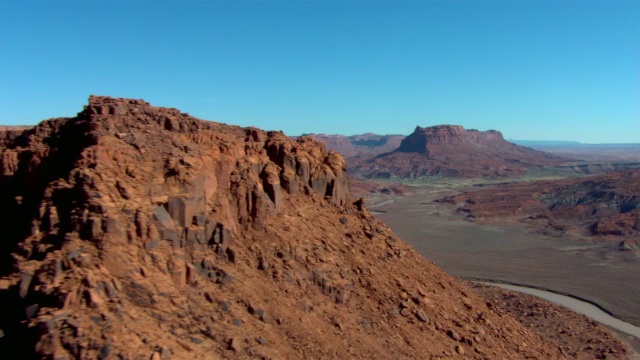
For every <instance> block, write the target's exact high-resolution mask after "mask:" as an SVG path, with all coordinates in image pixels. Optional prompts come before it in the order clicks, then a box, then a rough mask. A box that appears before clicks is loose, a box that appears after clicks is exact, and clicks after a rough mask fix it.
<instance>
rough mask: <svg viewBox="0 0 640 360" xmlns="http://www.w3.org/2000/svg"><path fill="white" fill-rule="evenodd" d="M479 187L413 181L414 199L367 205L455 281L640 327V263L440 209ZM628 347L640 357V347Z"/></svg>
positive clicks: (372, 200) (380, 198) (375, 200)
mask: <svg viewBox="0 0 640 360" xmlns="http://www.w3.org/2000/svg"><path fill="white" fill-rule="evenodd" d="M475 181H476V182H477V181H478V180H475ZM473 182H474V181H471V180H431V181H414V182H410V183H407V185H409V186H410V187H411V188H412V190H413V193H412V194H410V195H404V196H393V195H376V196H371V197H369V198H368V199H367V204H368V207H369V209H370V210H371V211H375V212H376V213H377V214H378V215H377V216H378V217H379V218H380V219H381V220H382V221H384V222H385V223H386V224H387V225H389V226H390V227H391V228H392V229H393V230H394V231H395V232H396V233H397V234H398V235H400V236H401V237H402V238H403V239H404V240H405V241H407V242H408V243H410V244H411V245H412V246H413V247H414V248H415V249H416V250H417V251H419V252H420V253H421V254H422V255H423V256H425V257H426V258H428V259H430V260H432V261H433V262H435V263H436V264H438V265H439V266H440V267H442V268H443V269H444V270H445V271H447V272H448V273H450V274H451V275H453V276H457V277H460V278H464V279H477V280H487V281H494V282H506V283H512V284H520V285H525V286H529V287H535V288H540V289H546V290H550V291H553V292H558V293H561V294H569V295H571V296H575V297H578V298H581V299H585V300H587V301H589V302H592V303H595V304H597V305H598V306H600V307H601V308H603V309H604V310H606V311H607V312H610V313H611V314H612V315H613V316H615V317H617V318H620V319H622V320H624V321H627V322H629V323H631V324H634V325H636V326H640V256H638V255H637V254H632V256H629V254H628V253H627V254H623V256H621V255H620V254H617V253H616V250H613V249H612V248H611V247H608V246H607V245H602V244H600V245H598V244H585V243H577V242H572V241H569V240H565V239H558V238H552V237H548V236H543V235H537V234H531V233H529V232H527V229H526V227H525V225H523V224H520V223H513V222H511V223H505V224H498V225H491V226H488V225H479V224H474V223H470V222H468V221H465V220H462V219H461V217H460V216H458V215H456V214H454V213H453V210H455V207H452V206H450V205H446V204H438V203H435V202H433V200H435V199H438V198H441V197H443V196H446V195H450V194H454V193H456V192H459V191H461V190H463V189H465V188H468V187H469V186H470V185H472V184H473ZM377 205H379V206H377ZM626 340H627V341H630V342H631V343H632V345H633V347H634V348H635V350H636V351H638V349H639V347H638V344H640V343H639V342H638V339H635V338H632V337H629V336H627V339H626Z"/></svg>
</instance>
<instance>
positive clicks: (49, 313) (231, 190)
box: [0, 96, 563, 360]
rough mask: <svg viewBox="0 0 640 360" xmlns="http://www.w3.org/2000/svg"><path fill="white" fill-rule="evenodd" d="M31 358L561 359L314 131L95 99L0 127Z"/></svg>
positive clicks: (14, 266)
mask: <svg viewBox="0 0 640 360" xmlns="http://www.w3.org/2000/svg"><path fill="white" fill-rule="evenodd" d="M0 154H1V157H0V168H1V170H2V173H1V174H0V204H1V206H2V209H3V210H4V211H3V216H2V217H0V226H1V227H2V229H3V239H2V242H1V244H2V245H1V246H2V248H1V249H0V250H1V253H0V254H1V255H2V258H1V259H0V276H1V277H2V278H1V279H0V303H1V304H3V311H2V312H1V313H0V333H1V334H2V336H1V337H0V342H1V344H0V348H2V349H3V351H5V352H6V353H13V354H21V357H22V358H26V359H29V358H51V359H70V358H75V359H153V360H156V359H217V358H261V359H282V358H287V359H302V358H317V359H319V358H377V359H398V358H442V357H452V356H461V355H464V356H466V357H470V358H477V359H486V358H494V359H495V358H544V359H556V358H563V355H562V353H561V352H560V350H559V349H558V348H557V347H556V346H553V345H550V344H549V343H546V342H545V341H544V340H542V339H541V338H540V337H539V336H538V335H536V334H534V333H532V332H530V331H529V330H527V329H526V328H524V327H523V326H521V325H520V324H519V323H518V322H516V321H515V320H514V319H513V318H511V317H510V316H508V315H505V314H503V313H499V312H496V311H494V310H493V308H492V304H490V303H486V301H484V300H481V299H480V298H479V297H478V296H477V295H475V294H474V293H473V292H472V291H471V290H469V288H467V287H466V286H465V285H464V284H462V283H459V282H458V281H456V280H455V279H453V278H451V277H449V276H448V275H446V274H444V273H443V272H442V271H441V270H440V269H439V268H437V267H436V266H434V265H433V264H432V263H431V262H429V261H427V260H425V259H424V258H422V257H420V256H419V255H418V254H416V253H415V251H414V250H413V249H411V248H410V247H409V246H407V245H406V244H405V243H404V242H403V241H401V240H400V239H399V238H397V237H396V236H395V235H394V234H393V233H392V232H391V231H390V230H389V229H388V228H387V227H386V226H385V225H384V224H382V223H381V222H379V221H378V220H376V219H375V218H374V217H373V216H371V214H370V213H369V212H368V211H367V210H366V208H364V207H363V204H362V201H354V199H350V198H349V194H348V189H349V183H348V180H347V177H346V176H345V163H344V160H343V158H342V157H341V156H340V155H338V154H336V153H334V152H331V151H329V152H327V151H326V150H325V148H324V146H323V145H322V144H320V143H318V142H316V141H314V140H312V139H309V138H306V137H303V138H300V139H297V140H296V141H293V140H291V139H289V138H287V137H286V136H284V134H282V133H279V132H264V131H261V130H258V129H255V128H239V127H234V126H228V125H225V124H219V123H214V122H207V121H202V120H198V119H195V118H193V117H191V116H189V115H188V114H185V113H182V112H180V111H178V110H176V109H169V108H158V107H153V106H151V105H149V104H148V103H146V102H144V101H142V100H129V99H114V98H109V97H96V96H93V97H91V98H90V99H89V104H88V106H86V107H85V108H84V110H83V111H81V112H80V113H79V114H78V115H77V116H76V117H74V118H63V119H52V120H47V121H44V122H42V123H40V124H39V125H37V126H36V127H34V128H32V129H27V130H21V131H13V132H11V133H10V134H5V136H3V137H2V138H1V139H0Z"/></svg>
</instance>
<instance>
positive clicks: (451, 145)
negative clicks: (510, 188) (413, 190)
mask: <svg viewBox="0 0 640 360" xmlns="http://www.w3.org/2000/svg"><path fill="white" fill-rule="evenodd" d="M356 160H358V159H356ZM557 161H558V158H556V157H553V156H551V155H549V154H545V153H543V152H540V151H536V150H533V149H530V148H527V147H524V146H518V145H516V144H513V143H510V142H508V141H506V140H505V139H504V138H503V136H502V134H501V133H500V132H499V131H496V130H489V131H478V130H466V129H465V128H463V127H462V126H458V125H439V126H432V127H425V128H423V127H420V126H417V127H416V129H415V131H414V132H413V133H412V134H411V135H409V136H407V137H406V138H405V139H403V140H402V142H401V143H400V146H399V147H398V148H397V149H395V150H394V151H391V152H388V153H385V154H381V155H379V156H377V157H375V158H373V159H368V160H365V161H355V162H354V163H352V164H350V169H351V171H352V172H353V173H355V174H356V175H358V176H363V177H385V178H386V177H403V178H406V177H422V176H444V177H503V176H513V175H516V176H517V175H519V174H521V173H523V172H524V171H526V170H527V169H528V168H529V167H531V166H543V165H549V164H553V163H555V162H557Z"/></svg>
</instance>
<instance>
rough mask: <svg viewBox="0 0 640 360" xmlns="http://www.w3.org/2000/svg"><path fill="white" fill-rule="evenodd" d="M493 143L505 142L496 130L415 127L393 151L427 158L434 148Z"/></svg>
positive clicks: (459, 127) (446, 126)
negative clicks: (417, 154)
mask: <svg viewBox="0 0 640 360" xmlns="http://www.w3.org/2000/svg"><path fill="white" fill-rule="evenodd" d="M493 141H498V142H500V141H503V142H506V141H505V140H504V138H503V137H502V134H501V133H500V132H499V131H496V130H488V131H478V130H474V129H470V130H465V128H464V127H462V126H459V125H438V126H431V127H424V128H423V127H420V126H417V127H416V129H415V130H414V132H413V133H412V134H411V135H409V136H407V137H406V138H405V139H404V140H403V141H402V143H401V144H400V147H398V149H397V150H395V151H397V152H417V153H420V154H425V155H427V156H428V155H429V153H430V152H432V151H434V150H437V149H436V147H449V146H459V145H461V144H467V145H473V144H481V143H490V142H493Z"/></svg>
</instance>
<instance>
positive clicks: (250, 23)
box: [0, 0, 640, 143]
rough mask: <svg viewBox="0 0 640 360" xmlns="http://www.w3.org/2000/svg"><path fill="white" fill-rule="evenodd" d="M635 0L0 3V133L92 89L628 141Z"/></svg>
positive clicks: (365, 128) (223, 112) (324, 121)
mask: <svg viewBox="0 0 640 360" xmlns="http://www.w3.org/2000/svg"><path fill="white" fill-rule="evenodd" d="M639 57H640V2H639V1H604V0H603V1H551V0H546V1H545V0H540V1H519V0H505V1H481V0H477V1H391V0H389V1H366V0H351V1H275V0H274V1H207V0H193V1H188V0H187V1H124V0H122V1H120V0H105V1H93V0H82V1H71V0H65V1H63V0H60V1H55V0H49V1H44V0H42V1H33V0H20V1H17V0H2V1H1V2H0V124H35V123H37V122H39V121H40V120H42V119H46V118H50V117H59V116H74V115H75V114H76V113H77V112H78V111H80V110H81V109H82V106H83V105H84V104H86V102H87V98H88V96H89V95H90V94H98V95H109V96H114V97H131V98H142V99H145V100H147V101H149V102H151V103H152V104H154V105H157V106H168V107H176V108H178V109H180V110H182V111H184V112H188V113H190V114H191V115H194V116H197V117H199V118H202V119H207V120H215V121H221V122H225V123H229V124H237V125H242V126H249V125H253V126H258V127H260V128H263V129H267V130H269V129H272V130H284V131H285V133H287V134H289V135H299V134H301V133H311V132H314V133H342V134H358V133H364V132H375V133H380V134H392V133H400V134H408V133H410V132H412V131H413V129H414V128H415V126H416V125H420V126H430V125H437V124H458V125H462V126H464V127H466V128H475V129H480V130H488V129H496V130H500V131H502V132H503V134H504V135H505V137H507V138H511V139H529V140H542V139H544V140H576V141H581V142H591V143H612V142H634V143H637V142H640V116H639V112H640V105H639V102H640V94H639V87H640V75H639V68H640V59H639Z"/></svg>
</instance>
